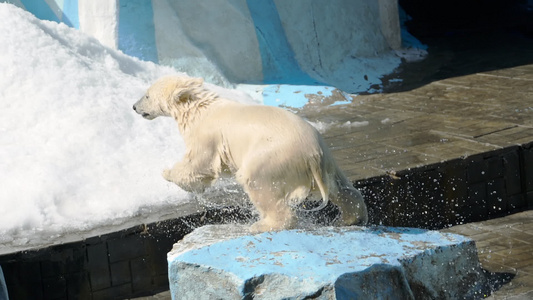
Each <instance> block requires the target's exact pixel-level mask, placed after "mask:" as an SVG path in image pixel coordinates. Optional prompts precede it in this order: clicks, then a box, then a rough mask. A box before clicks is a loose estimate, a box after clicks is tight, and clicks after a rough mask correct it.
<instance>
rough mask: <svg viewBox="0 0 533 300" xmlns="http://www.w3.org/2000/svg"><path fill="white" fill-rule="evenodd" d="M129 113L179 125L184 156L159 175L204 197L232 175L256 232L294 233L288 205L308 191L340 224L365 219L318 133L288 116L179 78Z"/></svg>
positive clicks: (159, 85)
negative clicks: (253, 215)
mask: <svg viewBox="0 0 533 300" xmlns="http://www.w3.org/2000/svg"><path fill="white" fill-rule="evenodd" d="M133 108H134V109H135V111H137V113H139V114H141V115H142V116H143V117H145V118H147V119H154V118H156V117H158V116H171V117H173V118H174V119H175V120H176V121H177V123H178V126H179V130H180V132H181V134H182V136H183V138H184V140H185V144H186V147H187V150H186V153H185V157H184V158H183V160H182V161H180V162H178V163H176V164H175V165H174V167H173V168H172V169H169V170H165V171H163V177H164V178H165V179H166V180H168V181H170V182H174V183H176V184H177V185H178V186H179V187H181V188H182V189H184V190H186V191H190V192H202V191H203V190H204V189H205V188H206V187H208V186H210V185H211V184H213V183H214V181H215V180H216V179H217V178H219V177H220V176H221V175H222V174H223V173H230V174H232V175H234V176H235V178H236V180H237V182H239V184H241V185H242V186H243V188H244V190H245V192H246V193H247V194H248V195H249V197H250V200H251V201H252V203H253V204H254V206H255V207H256V209H257V210H258V212H259V214H260V220H259V221H257V222H256V223H254V224H253V225H252V228H251V229H252V230H253V231H268V230H280V229H288V228H293V227H294V226H295V221H296V220H295V214H294V211H293V207H294V206H295V205H296V204H299V203H301V202H302V201H303V200H305V199H306V197H308V196H310V195H311V194H313V192H314V193H317V192H320V194H321V196H322V199H323V201H324V203H327V201H328V200H331V201H332V202H333V203H334V204H335V205H337V206H338V207H339V209H340V211H341V216H340V218H339V219H338V220H337V223H338V224H339V225H352V224H365V223H366V221H367V210H366V205H365V203H364V201H363V198H362V196H361V194H360V193H359V191H358V190H356V189H355V188H353V186H352V185H351V183H350V182H349V180H348V179H347V178H346V176H345V175H344V174H343V173H342V172H341V171H340V169H339V168H338V167H337V164H336V163H335V161H334V160H333V157H332V155H331V153H330V152H329V149H328V148H327V146H326V145H325V143H324V141H323V139H322V137H321V136H320V134H319V133H318V131H317V130H316V129H315V128H313V127H312V126H311V125H310V124H308V123H307V122H305V121H304V120H302V119H301V118H300V117H298V116H296V115H295V114H293V113H291V112H288V111H286V110H283V109H281V108H277V107H269V106H262V105H249V104H242V103H237V102H234V101H231V100H227V99H224V98H221V97H219V96H218V95H217V94H215V93H213V92H210V91H208V90H207V89H205V88H204V87H203V80H202V79H201V78H189V77H178V76H172V77H164V78H161V79H159V80H158V81H157V82H155V83H154V84H153V85H152V86H151V87H150V88H149V89H148V91H147V93H146V94H145V95H144V97H142V98H141V99H140V100H139V101H138V102H137V103H135V105H134V106H133Z"/></svg>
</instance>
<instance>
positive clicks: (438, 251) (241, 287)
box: [167, 225, 488, 299]
mask: <svg viewBox="0 0 533 300" xmlns="http://www.w3.org/2000/svg"><path fill="white" fill-rule="evenodd" d="M167 258H168V263H169V283H170V290H171V294H172V298H173V299H251V298H254V299H307V298H312V299H457V298H463V297H465V298H477V297H479V298H481V296H480V295H483V294H482V293H486V292H488V281H487V278H486V277H485V274H484V272H483V270H482V269H481V267H480V265H479V261H478V257H477V251H476V247H475V243H474V242H473V241H472V240H470V239H468V238H466V237H463V236H460V235H456V234H449V233H441V232H437V231H426V230H421V229H412V228H392V227H382V226H378V227H368V228H365V227H322V228H316V229H307V230H303V229H298V230H288V231H280V232H266V233H261V234H251V233H249V232H248V229H247V227H245V226H242V225H209V226H205V227H201V228H199V229H196V230H195V231H194V232H193V233H191V234H189V235H187V236H186V237H185V238H184V239H183V240H181V241H179V242H178V243H176V244H175V245H174V248H173V249H172V251H171V252H169V254H168V256H167Z"/></svg>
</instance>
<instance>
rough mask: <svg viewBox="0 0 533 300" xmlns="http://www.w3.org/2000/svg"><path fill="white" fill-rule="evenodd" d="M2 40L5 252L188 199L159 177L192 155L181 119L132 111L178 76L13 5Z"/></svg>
mask: <svg viewBox="0 0 533 300" xmlns="http://www.w3.org/2000/svg"><path fill="white" fill-rule="evenodd" d="M0 40H1V41H2V43H0V54H1V55H0V70H2V72H1V73H0V104H1V107H2V110H0V183H1V184H2V188H1V189H0V216H2V217H1V218H0V248H1V247H2V246H9V245H11V246H23V245H26V246H31V245H33V244H36V243H43V241H42V240H41V241H39V239H43V240H45V241H46V239H52V240H53V239H54V238H60V236H61V235H62V234H67V233H72V232H79V231H83V230H90V229H92V228H95V227H98V226H103V225H116V224H120V223H121V222H124V220H127V219H129V218H132V217H136V216H144V215H146V214H149V213H150V212H155V211H158V210H159V211H161V210H164V209H168V208H169V207H171V206H174V205H175V204H176V203H177V202H180V201H186V200H187V199H189V196H188V194H186V193H185V192H184V191H181V190H180V189H179V188H178V187H177V186H175V185H174V184H170V183H167V182H166V181H165V180H163V179H162V177H161V175H160V174H161V171H162V170H163V169H164V168H168V167H171V166H172V165H173V164H174V163H175V162H176V161H177V160H178V159H179V158H180V157H181V156H182V155H183V152H184V144H183V142H182V140H181V137H180V135H179V131H178V129H177V126H176V125H175V122H174V120H172V119H170V118H160V119H157V120H154V121H147V120H145V119H143V118H141V117H140V116H138V115H137V114H135V112H134V111H133V110H132V105H133V103H135V102H136V101H137V100H138V99H139V98H140V97H141V96H142V95H143V93H144V92H145V90H146V88H148V86H149V85H150V83H151V82H153V81H154V80H155V79H157V78H158V77H160V76H163V75H166V74H170V73H175V71H174V70H173V69H171V68H167V67H161V66H157V65H155V64H153V63H150V62H142V61H139V60H138V59H136V58H132V57H129V56H127V55H124V54H122V53H121V52H119V51H115V50H112V49H110V48H106V47H104V46H102V45H101V44H100V43H99V42H98V41H97V40H96V39H94V38H90V37H87V36H85V35H84V34H82V33H80V32H78V31H76V30H74V29H72V28H69V27H67V26H66V25H64V24H58V23H55V22H49V21H41V20H39V19H37V18H35V17H34V16H33V15H31V14H30V13H28V12H26V11H24V10H22V9H19V8H17V7H15V6H13V5H10V4H5V3H0ZM218 92H222V93H224V92H225V93H226V94H228V93H229V94H231V93H232V92H231V91H224V90H222V89H220V88H219V89H218ZM232 97H233V98H237V99H240V100H241V101H247V99H246V98H245V97H244V96H243V94H242V93H240V94H237V93H236V92H234V93H233V94H232ZM46 242H50V241H46Z"/></svg>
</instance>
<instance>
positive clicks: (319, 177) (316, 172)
mask: <svg viewBox="0 0 533 300" xmlns="http://www.w3.org/2000/svg"><path fill="white" fill-rule="evenodd" d="M320 162H322V164H323V161H322V160H319V161H318V162H313V163H311V164H310V166H309V167H310V169H311V173H312V174H313V179H314V180H315V184H316V185H317V186H318V189H319V190H320V194H321V196H322V203H321V204H320V205H319V206H318V207H315V208H311V209H304V210H305V211H306V212H314V211H319V210H321V209H323V208H324V207H326V205H328V202H329V186H328V185H327V182H324V180H326V181H327V180H328V179H327V176H326V174H324V172H325V170H324V168H325V166H321V163H320Z"/></svg>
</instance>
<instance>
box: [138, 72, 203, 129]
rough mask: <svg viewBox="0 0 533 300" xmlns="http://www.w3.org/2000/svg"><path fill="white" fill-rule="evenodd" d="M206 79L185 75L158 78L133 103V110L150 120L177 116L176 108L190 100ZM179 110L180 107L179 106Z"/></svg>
mask: <svg viewBox="0 0 533 300" xmlns="http://www.w3.org/2000/svg"><path fill="white" fill-rule="evenodd" d="M203 83H204V80H203V79H202V78H192V77H185V76H166V77H163V78H160V79H158V80H157V81H156V82H155V83H154V84H153V85H152V86H151V87H150V88H149V89H148V91H147V92H146V94H144V96H143V97H142V98H141V99H140V100H139V101H137V102H136V103H135V104H134V105H133V110H135V111H136V112H137V113H138V114H140V115H141V116H143V117H144V118H146V119H148V120H153V119H155V118H157V117H159V116H165V117H170V116H173V117H175V115H174V114H175V113H176V109H177V108H178V107H179V106H180V105H183V104H184V103H187V102H190V101H191V100H194V99H192V98H193V97H191V95H194V94H195V93H198V91H197V90H198V89H202V85H203ZM178 110H179V108H178Z"/></svg>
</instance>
